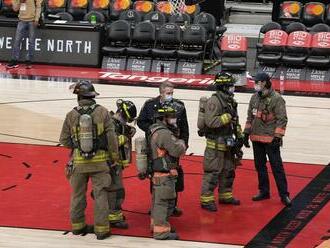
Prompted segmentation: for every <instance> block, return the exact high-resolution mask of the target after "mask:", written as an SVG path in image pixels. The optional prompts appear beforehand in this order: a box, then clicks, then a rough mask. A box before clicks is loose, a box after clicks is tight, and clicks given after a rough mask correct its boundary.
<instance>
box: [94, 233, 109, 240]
mask: <svg viewBox="0 0 330 248" xmlns="http://www.w3.org/2000/svg"><path fill="white" fill-rule="evenodd" d="M108 237H110V232H107V233H102V234H96V239H97V240H103V239H106V238H108Z"/></svg>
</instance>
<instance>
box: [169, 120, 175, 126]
mask: <svg viewBox="0 0 330 248" xmlns="http://www.w3.org/2000/svg"><path fill="white" fill-rule="evenodd" d="M167 123H168V124H169V125H172V126H176V118H169V119H167Z"/></svg>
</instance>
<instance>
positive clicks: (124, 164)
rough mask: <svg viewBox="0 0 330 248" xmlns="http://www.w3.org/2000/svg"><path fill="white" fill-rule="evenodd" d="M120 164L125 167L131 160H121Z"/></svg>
mask: <svg viewBox="0 0 330 248" xmlns="http://www.w3.org/2000/svg"><path fill="white" fill-rule="evenodd" d="M118 164H119V165H120V166H122V167H124V168H126V167H128V164H129V161H128V160H119V162H118Z"/></svg>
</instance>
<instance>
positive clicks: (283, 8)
mask: <svg viewBox="0 0 330 248" xmlns="http://www.w3.org/2000/svg"><path fill="white" fill-rule="evenodd" d="M302 9H303V5H302V3H301V2H299V1H285V2H283V3H281V5H280V15H279V21H280V22H281V23H283V24H287V23H290V22H292V21H296V22H299V21H300V18H301V14H302Z"/></svg>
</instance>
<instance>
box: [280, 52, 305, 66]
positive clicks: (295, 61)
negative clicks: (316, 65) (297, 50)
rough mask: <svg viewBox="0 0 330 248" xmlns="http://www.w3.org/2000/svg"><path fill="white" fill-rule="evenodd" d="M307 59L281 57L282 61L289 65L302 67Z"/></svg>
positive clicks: (295, 56) (300, 56)
mask: <svg viewBox="0 0 330 248" xmlns="http://www.w3.org/2000/svg"><path fill="white" fill-rule="evenodd" d="M306 59H307V55H288V54H286V55H283V57H282V61H283V62H284V63H287V64H290V65H302V64H303V63H304V62H305V60H306Z"/></svg>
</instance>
